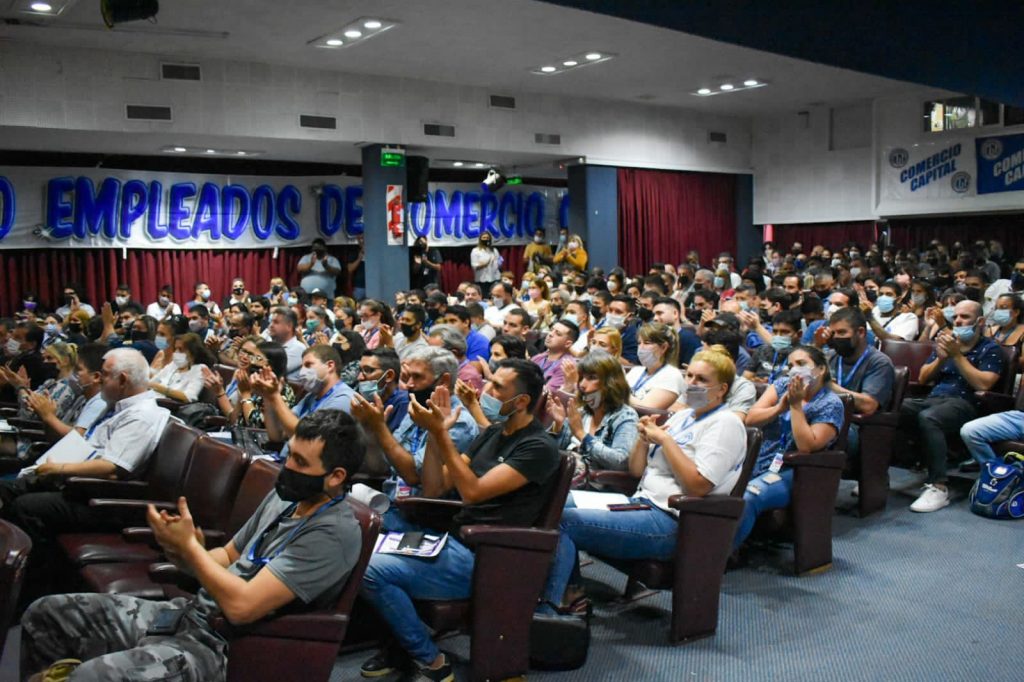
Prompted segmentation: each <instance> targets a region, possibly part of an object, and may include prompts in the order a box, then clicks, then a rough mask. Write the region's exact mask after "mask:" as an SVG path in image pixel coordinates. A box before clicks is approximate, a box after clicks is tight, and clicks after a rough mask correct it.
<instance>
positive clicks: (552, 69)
mask: <svg viewBox="0 0 1024 682" xmlns="http://www.w3.org/2000/svg"><path fill="white" fill-rule="evenodd" d="M540 70H541V71H543V72H544V73H554V72H555V71H558V69H556V68H555V67H553V66H542V67H540Z"/></svg>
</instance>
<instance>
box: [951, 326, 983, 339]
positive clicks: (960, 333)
mask: <svg viewBox="0 0 1024 682" xmlns="http://www.w3.org/2000/svg"><path fill="white" fill-rule="evenodd" d="M977 333H978V331H977V330H976V329H975V328H974V327H973V326H971V327H953V335H954V336H956V337H957V339H959V340H960V342H962V343H970V342H971V341H974V336H975V335H976V334H977Z"/></svg>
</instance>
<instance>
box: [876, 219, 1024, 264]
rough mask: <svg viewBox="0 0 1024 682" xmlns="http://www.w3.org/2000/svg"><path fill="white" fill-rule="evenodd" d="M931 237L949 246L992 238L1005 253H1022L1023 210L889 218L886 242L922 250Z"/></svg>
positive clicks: (1023, 241) (1013, 255) (1023, 244)
mask: <svg viewBox="0 0 1024 682" xmlns="http://www.w3.org/2000/svg"><path fill="white" fill-rule="evenodd" d="M933 239H938V240H939V241H941V242H943V243H944V244H946V245H948V246H952V245H953V244H954V243H955V242H960V243H962V244H965V245H966V244H970V243H973V242H975V241H977V240H979V239H983V240H985V241H988V240H990V239H995V240H996V241H999V242H1002V244H1003V251H1004V253H1006V254H1007V255H1008V256H1010V257H1012V258H1016V257H1018V256H1019V255H1020V254H1024V213H1009V214H999V215H965V216H944V217H941V218H914V219H909V218H900V219H893V220H890V221H889V241H890V243H891V244H892V245H893V246H895V247H897V248H901V249H908V248H914V249H923V248H924V247H926V246H927V245H928V242H930V241H931V240H933Z"/></svg>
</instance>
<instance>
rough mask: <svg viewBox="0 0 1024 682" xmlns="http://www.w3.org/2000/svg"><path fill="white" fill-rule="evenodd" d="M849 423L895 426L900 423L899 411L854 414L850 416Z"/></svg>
mask: <svg viewBox="0 0 1024 682" xmlns="http://www.w3.org/2000/svg"><path fill="white" fill-rule="evenodd" d="M850 423H851V424H856V425H857V426H885V427H889V428H893V429H895V428H897V427H898V426H899V425H900V413H899V412H875V413H874V414H870V415H866V414H855V415H852V416H851V417H850Z"/></svg>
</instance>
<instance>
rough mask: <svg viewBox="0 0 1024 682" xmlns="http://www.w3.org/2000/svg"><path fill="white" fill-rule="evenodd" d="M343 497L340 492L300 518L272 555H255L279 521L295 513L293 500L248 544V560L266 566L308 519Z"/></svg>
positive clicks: (293, 537) (297, 504)
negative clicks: (310, 514)
mask: <svg viewBox="0 0 1024 682" xmlns="http://www.w3.org/2000/svg"><path fill="white" fill-rule="evenodd" d="M344 499H345V494H344V493H342V494H341V495H339V496H337V497H335V498H333V499H332V500H331V501H330V502H328V503H327V504H325V505H324V506H322V507H320V508H319V509H317V510H316V511H315V512H313V515H312V516H307V517H306V518H304V519H303V520H302V523H300V524H299V525H297V526H295V528H292V531H291V532H290V533H288V537H286V538H285V539H284V542H283V543H281V546H280V547H278V548H277V550H276V551H275V552H274V554H273V555H272V556H267V557H264V556H256V550H257V549H258V548H259V547H260V546H262V545H263V543H264V541H265V540H266V539H267V536H268V535H270V533H271V532H272V531H273V530H274V529H275V528H277V527H278V525H280V523H281V521H283V520H284V519H285V518H287V517H288V516H291V515H292V514H294V513H295V509H296V507H298V506H299V503H298V502H295V503H294V504H290V505H288V508H287V509H285V510H284V511H283V512H281V514H280V515H279V516H278V517H277V518H276V519H274V520H273V521H272V522H271V523H270V525H268V526H267V527H266V528H264V529H263V532H262V533H260V537H259V539H258V540H256V542H254V543H252V544H251V545H250V546H249V561H250V562H252V563H254V564H259V565H260V566H266V565H267V564H269V563H270V562H271V561H273V560H274V559H276V558H277V557H278V556H279V555H280V554H281V552H283V551H284V548H285V547H287V546H288V543H289V542H291V541H292V540H293V539H295V536H296V535H297V534H298V532H299V531H300V530H302V529H303V528H305V527H306V524H307V523H309V522H310V521H312V520H313V519H315V518H316V517H318V516H320V514H321V513H322V512H324V511H326V510H328V509H330V508H331V507H333V506H334V505H336V504H337V503H339V502H341V501H342V500H344Z"/></svg>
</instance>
